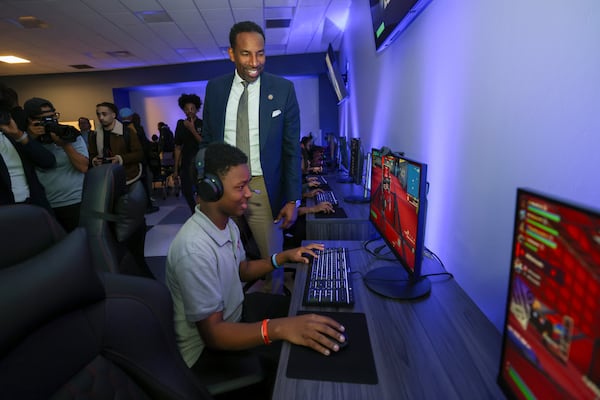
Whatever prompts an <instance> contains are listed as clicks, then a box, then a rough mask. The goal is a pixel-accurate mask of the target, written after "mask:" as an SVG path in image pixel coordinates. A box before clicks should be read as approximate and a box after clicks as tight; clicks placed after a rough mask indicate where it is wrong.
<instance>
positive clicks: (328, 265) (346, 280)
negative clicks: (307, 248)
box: [302, 247, 354, 307]
mask: <svg viewBox="0 0 600 400" xmlns="http://www.w3.org/2000/svg"><path fill="white" fill-rule="evenodd" d="M315 252H316V253H317V254H318V257H314V258H313V260H312V263H311V265H310V267H309V270H308V274H307V277H306V286H305V288H304V296H303V299H302V304H303V305H305V306H323V307H352V306H353V305H354V287H353V286H354V285H353V283H352V277H351V276H350V275H351V270H350V262H349V259H348V249H347V248H345V247H332V248H325V249H324V250H322V251H320V250H317V251H315Z"/></svg>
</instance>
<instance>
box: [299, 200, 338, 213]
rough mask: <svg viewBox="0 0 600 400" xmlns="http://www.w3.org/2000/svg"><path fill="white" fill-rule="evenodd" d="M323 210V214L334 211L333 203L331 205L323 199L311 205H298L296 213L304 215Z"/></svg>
mask: <svg viewBox="0 0 600 400" xmlns="http://www.w3.org/2000/svg"><path fill="white" fill-rule="evenodd" d="M320 212H323V213H325V214H331V213H334V212H335V210H334V209H333V205H331V203H330V202H328V201H323V202H321V203H318V204H315V205H314V206H312V207H300V208H298V215H306V214H317V213H320Z"/></svg>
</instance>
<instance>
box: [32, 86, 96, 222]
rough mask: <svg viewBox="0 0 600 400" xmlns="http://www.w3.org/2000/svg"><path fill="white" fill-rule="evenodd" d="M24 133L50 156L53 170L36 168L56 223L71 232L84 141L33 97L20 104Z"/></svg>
mask: <svg viewBox="0 0 600 400" xmlns="http://www.w3.org/2000/svg"><path fill="white" fill-rule="evenodd" d="M23 108H24V110H25V114H26V116H27V120H28V123H29V126H28V128H27V131H28V132H29V134H30V135H32V136H35V137H36V139H37V140H38V141H39V142H41V143H42V145H43V146H44V147H45V148H46V149H47V150H48V151H50V152H51V153H52V154H54V157H55V158H56V166H55V167H54V168H36V173H37V176H38V178H39V180H40V182H41V183H42V185H43V186H44V188H45V189H46V197H47V198H48V201H49V202H50V206H51V207H52V210H53V211H54V215H55V216H56V219H57V221H58V222H59V223H60V224H61V225H62V226H63V228H65V231H67V232H71V231H72V230H73V229H75V228H77V226H78V225H79V210H80V206H81V196H82V193H83V179H84V177H85V173H86V172H87V170H88V165H89V158H88V150H87V146H86V144H85V140H83V138H82V137H81V135H80V134H79V131H78V130H77V129H76V128H75V127H72V126H69V125H62V124H59V122H58V118H59V116H60V114H59V113H57V112H56V109H55V108H54V106H53V105H52V103H51V102H50V101H49V100H46V99H42V98H39V97H34V98H31V99H29V100H27V101H26V102H25V104H23Z"/></svg>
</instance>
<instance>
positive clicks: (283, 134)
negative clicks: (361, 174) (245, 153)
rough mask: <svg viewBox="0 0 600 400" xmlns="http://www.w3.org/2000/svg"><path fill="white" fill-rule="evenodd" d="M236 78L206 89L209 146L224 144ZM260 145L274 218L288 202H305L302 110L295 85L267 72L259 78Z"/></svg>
mask: <svg viewBox="0 0 600 400" xmlns="http://www.w3.org/2000/svg"><path fill="white" fill-rule="evenodd" d="M233 78H234V74H233V73H231V74H228V75H224V76H221V77H218V78H215V79H212V80H210V81H209V82H208V84H207V85H206V94H205V98H204V111H203V115H202V120H203V122H204V132H203V136H204V140H206V141H207V142H208V143H210V142H213V141H215V142H222V141H223V140H224V135H225V111H226V108H227V101H228V99H229V92H230V91H231V85H232V84H233ZM274 113H275V114H278V115H275V116H274ZM259 142H260V163H261V166H262V170H263V176H264V178H265V183H266V186H267V192H268V194H269V201H270V203H271V209H272V211H273V217H275V216H277V214H279V211H280V210H281V207H283V205H284V204H285V203H286V202H287V201H293V200H298V199H301V198H302V169H301V165H300V162H301V157H300V109H299V108H298V100H297V99H296V91H295V90H294V84H293V83H292V82H290V81H289V80H287V79H284V78H281V77H279V76H276V75H272V74H269V73H267V72H263V73H262V74H261V77H260V105H259Z"/></svg>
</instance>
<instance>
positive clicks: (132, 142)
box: [113, 126, 144, 165]
mask: <svg viewBox="0 0 600 400" xmlns="http://www.w3.org/2000/svg"><path fill="white" fill-rule="evenodd" d="M125 129H129V133H128V134H129V149H127V146H126V144H125V146H124V148H125V152H124V153H122V154H115V155H113V158H115V157H116V158H117V160H118V161H119V164H121V165H130V164H136V163H140V162H142V160H143V159H144V149H143V148H142V144H141V143H140V139H139V138H138V135H137V132H136V130H135V129H133V128H131V127H126V126H124V127H123V130H124V131H125ZM123 140H125V138H124V137H123Z"/></svg>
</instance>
